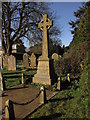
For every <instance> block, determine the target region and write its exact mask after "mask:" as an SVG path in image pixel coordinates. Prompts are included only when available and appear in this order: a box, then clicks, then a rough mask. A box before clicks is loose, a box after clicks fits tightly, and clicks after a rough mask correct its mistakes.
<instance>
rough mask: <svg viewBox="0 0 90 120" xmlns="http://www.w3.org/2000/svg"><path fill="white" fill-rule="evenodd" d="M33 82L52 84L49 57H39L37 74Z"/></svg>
mask: <svg viewBox="0 0 90 120" xmlns="http://www.w3.org/2000/svg"><path fill="white" fill-rule="evenodd" d="M33 82H34V83H39V84H44V85H51V79H50V69H49V58H47V59H44V58H39V60H38V68H37V74H35V76H34V77H33Z"/></svg>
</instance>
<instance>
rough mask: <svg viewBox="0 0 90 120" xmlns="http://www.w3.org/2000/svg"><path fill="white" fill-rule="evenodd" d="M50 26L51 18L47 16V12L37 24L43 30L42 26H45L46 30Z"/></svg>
mask: <svg viewBox="0 0 90 120" xmlns="http://www.w3.org/2000/svg"><path fill="white" fill-rule="evenodd" d="M51 26H52V20H50V19H49V18H47V14H44V15H43V19H42V20H41V21H40V22H39V24H38V28H40V29H41V30H42V31H43V28H46V29H47V30H48V29H49V28H50V27H51Z"/></svg>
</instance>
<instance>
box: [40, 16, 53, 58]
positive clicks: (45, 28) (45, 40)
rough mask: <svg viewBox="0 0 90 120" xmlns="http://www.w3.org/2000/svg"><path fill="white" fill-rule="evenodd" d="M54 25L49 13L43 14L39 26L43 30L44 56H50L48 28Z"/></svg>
mask: <svg viewBox="0 0 90 120" xmlns="http://www.w3.org/2000/svg"><path fill="white" fill-rule="evenodd" d="M51 26H52V20H50V19H49V18H48V16H47V14H44V15H43V19H42V20H41V21H40V22H39V24H38V28H40V29H41V30H42V31H43V43H42V57H43V58H48V36H47V34H48V32H47V31H48V29H49V28H50V27H51Z"/></svg>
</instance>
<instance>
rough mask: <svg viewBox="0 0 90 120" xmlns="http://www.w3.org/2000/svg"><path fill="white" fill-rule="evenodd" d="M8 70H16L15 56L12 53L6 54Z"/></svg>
mask: <svg viewBox="0 0 90 120" xmlns="http://www.w3.org/2000/svg"><path fill="white" fill-rule="evenodd" d="M8 70H16V58H15V56H13V55H10V56H8Z"/></svg>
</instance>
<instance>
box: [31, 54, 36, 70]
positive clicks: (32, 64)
mask: <svg viewBox="0 0 90 120" xmlns="http://www.w3.org/2000/svg"><path fill="white" fill-rule="evenodd" d="M30 67H31V68H36V56H35V55H34V53H32V55H31V57H30Z"/></svg>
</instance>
